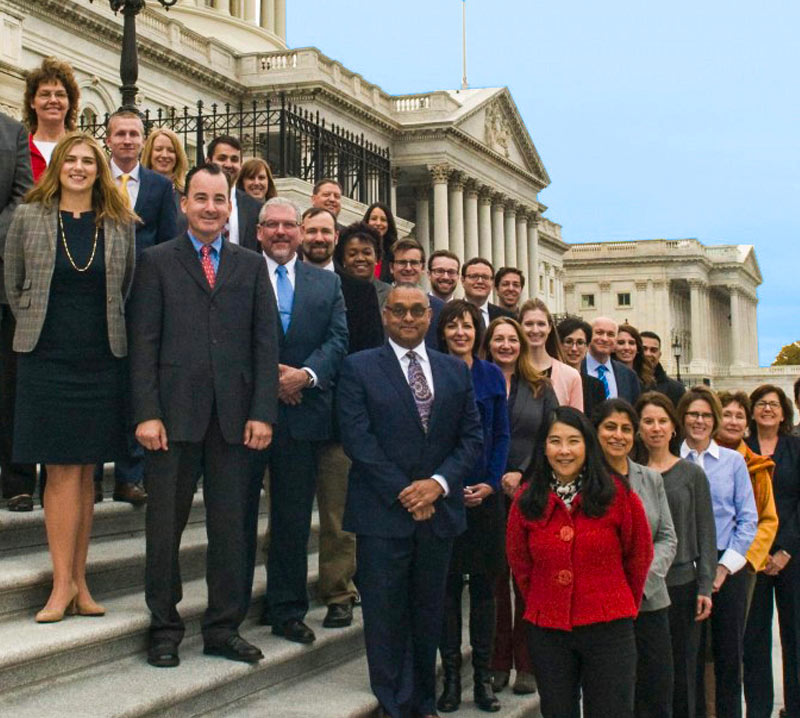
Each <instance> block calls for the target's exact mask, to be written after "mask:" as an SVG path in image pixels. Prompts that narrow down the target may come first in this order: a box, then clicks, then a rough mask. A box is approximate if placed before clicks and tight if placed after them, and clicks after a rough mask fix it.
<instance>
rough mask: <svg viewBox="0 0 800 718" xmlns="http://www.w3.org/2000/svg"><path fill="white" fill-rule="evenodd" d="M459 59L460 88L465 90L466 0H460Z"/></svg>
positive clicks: (466, 86) (466, 85)
mask: <svg viewBox="0 0 800 718" xmlns="http://www.w3.org/2000/svg"><path fill="white" fill-rule="evenodd" d="M461 59H462V66H463V68H464V74H463V76H462V78H461V89H462V90H466V89H467V88H468V87H469V85H468V84H467V0H461Z"/></svg>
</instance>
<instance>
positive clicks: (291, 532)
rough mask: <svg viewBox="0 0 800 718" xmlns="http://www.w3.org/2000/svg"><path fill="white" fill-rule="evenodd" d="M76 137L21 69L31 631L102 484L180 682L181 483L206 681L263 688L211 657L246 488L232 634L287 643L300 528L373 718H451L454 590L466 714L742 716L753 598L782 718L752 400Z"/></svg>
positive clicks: (795, 536)
mask: <svg viewBox="0 0 800 718" xmlns="http://www.w3.org/2000/svg"><path fill="white" fill-rule="evenodd" d="M78 107H79V92H78V87H77V83H76V82H75V79H74V76H73V75H72V71H71V69H70V68H69V66H68V65H66V64H65V63H63V62H60V61H58V60H55V59H53V58H49V59H47V60H45V61H44V62H43V64H42V65H41V67H39V68H36V69H35V70H33V71H31V72H30V73H29V75H28V78H27V82H26V94H25V112H26V124H27V130H26V129H25V128H23V127H22V126H21V125H19V124H18V123H16V122H15V121H13V120H11V119H10V118H8V117H6V116H3V115H0V152H2V153H3V154H4V156H5V155H7V156H8V157H9V158H12V161H9V162H7V163H6V162H4V164H3V166H2V170H0V205H2V210H1V213H0V255H2V261H3V270H4V272H3V276H4V278H5V284H4V293H3V295H2V300H3V305H2V307H1V309H2V334H1V335H0V336H2V342H1V343H0V362H2V365H1V366H0V374H1V376H2V380H1V383H0V389H1V390H2V395H0V472H2V473H1V478H2V485H3V496H4V497H5V498H7V499H8V503H7V507H8V509H9V510H12V511H29V510H32V509H33V495H34V489H35V480H36V466H37V465H40V466H42V471H41V472H40V483H41V486H42V503H43V506H44V512H45V526H46V530H47V537H48V545H49V548H50V553H51V557H52V563H53V585H52V591H51V594H50V596H49V598H48V601H47V603H46V605H45V606H44V607H43V609H42V610H41V611H39V612H38V613H37V615H36V620H37V621H38V622H47V623H51V622H57V621H60V620H62V619H63V618H64V617H65V615H69V614H77V615H83V616H101V615H103V614H104V612H105V609H104V607H103V606H102V605H101V604H99V603H97V602H96V601H95V600H94V598H93V597H92V594H91V590H90V587H89V586H88V584H87V581H86V560H87V554H88V550H89V536H90V532H91V524H92V514H93V507H94V502H95V501H96V500H102V489H100V491H99V493H98V485H97V480H98V478H99V477H101V476H102V465H103V463H104V462H113V463H114V465H115V488H114V499H115V500H118V501H127V502H129V503H132V504H144V503H146V506H147V508H146V531H145V535H146V575H145V597H146V601H147V606H148V608H149V610H150V612H151V625H150V632H149V644H148V652H147V660H148V662H149V663H150V664H151V665H153V666H156V667H174V666H177V665H178V664H179V662H180V658H179V646H180V642H181V639H182V637H183V632H184V625H183V621H182V619H181V616H180V614H179V612H178V610H177V606H178V604H179V602H180V600H181V578H180V564H179V547H180V539H181V533H182V531H183V529H184V527H185V525H186V522H187V520H188V516H189V511H190V509H191V506H192V501H193V497H194V494H195V491H196V489H197V487H198V483H199V482H200V480H201V478H202V490H203V495H204V501H205V507H206V524H207V532H208V542H209V550H208V560H207V581H208V596H209V598H208V608H207V610H206V612H205V614H204V617H203V621H202V634H203V639H204V652H205V653H207V654H211V655H219V656H223V657H226V658H229V659H231V660H237V661H244V662H256V661H258V660H260V659H261V658H263V653H262V652H261V650H260V649H259V648H258V647H257V646H255V645H253V644H252V643H250V642H249V641H247V640H245V639H244V638H243V637H242V636H241V635H240V633H239V628H240V626H241V624H242V622H243V621H244V619H245V616H246V614H247V610H248V606H249V605H250V602H251V599H252V596H251V592H252V584H253V575H254V571H255V565H256V558H257V555H256V554H257V549H256V546H257V523H258V506H259V501H260V496H261V492H262V489H264V490H266V492H267V494H268V496H269V533H268V535H267V537H266V539H267V540H266V541H265V549H264V550H265V563H266V571H267V588H266V594H265V596H264V597H263V603H262V611H261V614H260V619H259V620H260V623H262V624H264V625H270V626H271V627H272V633H273V634H275V635H276V636H279V637H282V638H285V639H287V640H290V641H295V642H298V643H303V644H311V643H313V642H314V640H315V639H316V635H315V633H314V630H313V629H312V628H311V627H310V626H309V625H308V624H307V623H306V614H307V612H308V610H309V596H308V589H307V584H308V582H307V578H308V576H307V574H308V567H307V548H306V547H307V544H308V539H309V533H310V527H311V519H312V510H313V505H314V500H315V498H316V502H317V507H318V511H319V521H320V540H319V554H320V555H319V581H318V587H317V594H318V595H317V598H318V599H319V600H320V601H321V602H322V603H324V604H325V605H326V606H327V612H326V615H325V619H324V621H323V624H322V625H323V627H324V628H327V629H336V628H340V627H344V626H348V625H350V624H351V623H352V620H353V610H354V605H356V604H357V603H359V602H360V605H361V608H362V612H363V619H364V635H365V642H366V649H367V659H368V665H369V679H370V684H371V687H372V690H373V692H374V693H375V695H376V697H377V699H378V701H379V703H380V705H381V710H382V711H383V712H384V714H385V715H387V716H392V718H399V717H402V718H415V717H416V716H423V717H429V716H435V715H437V710H438V711H441V712H451V711H455V710H457V709H458V708H459V706H460V704H461V698H462V695H461V694H462V690H461V664H462V645H461V643H462V641H461V637H462V620H463V619H462V601H463V594H464V589H465V586H466V587H467V588H468V593H469V618H468V623H469V636H470V645H471V662H472V667H473V673H474V687H473V697H474V701H475V704H476V705H477V706H478V707H479V708H481V709H482V710H485V711H489V712H494V711H497V710H499V709H500V700H499V699H498V697H497V693H499V692H501V691H502V690H503V689H504V688H505V687H506V686H508V685H509V683H510V679H511V674H512V671H513V672H514V681H513V684H512V689H513V690H514V691H515V692H517V693H532V692H534V691H536V690H538V691H539V692H540V695H541V710H542V714H543V715H544V716H545V718H551V717H556V716H559V717H560V716H565V717H566V716H569V717H570V718H571V717H572V716H575V715H578V714H579V710H580V703H581V701H582V703H583V710H584V715H586V716H591V717H592V718H596V717H600V716H609V717H611V716H613V717H614V718H617V717H624V716H634V715H635V716H637V717H642V718H645V717H649V716H675V717H676V718H680V717H683V716H689V717H691V716H705V715H709V716H710V715H717V716H718V717H719V718H729V717H732V718H735V716H739V715H741V712H742V707H741V704H742V699H741V695H742V686H744V695H745V698H746V701H747V707H748V708H747V711H748V713H747V714H748V717H749V718H760V717H762V716H763V717H764V718H766V717H767V716H769V715H771V712H772V707H773V702H774V696H773V693H772V685H773V679H772V668H771V666H772V663H771V623H772V606H773V597H774V600H775V601H776V603H777V607H778V619H779V624H780V632H781V643H782V649H783V663H784V700H785V712H786V716H788V718H793V717H796V716H800V648H798V646H800V637H799V636H798V630H800V627H799V626H798V624H799V623H800V605H798V606H797V607H796V606H795V603H796V602H797V601H798V600H800V599H799V598H797V597H798V596H800V585H798V584H800V569H797V568H796V561H793V560H792V557H793V556H794V555H795V554H796V553H797V552H798V551H800V513H798V511H799V510H800V438H797V437H796V436H793V435H792V430H793V427H792V416H793V409H792V405H791V403H790V401H789V399H788V398H787V397H786V396H785V394H784V393H783V391H782V390H781V389H780V388H778V387H775V386H771V385H764V386H762V387H759V388H758V389H756V390H755V391H754V392H753V393H752V394H751V395H750V396H748V395H746V394H744V393H742V392H734V393H731V392H723V393H720V394H716V393H714V392H713V391H711V390H710V389H709V388H708V387H705V386H697V387H693V388H690V389H689V390H688V391H687V390H685V389H684V387H683V385H682V384H680V383H679V382H677V381H675V380H673V379H671V378H670V377H668V376H667V375H666V373H665V372H664V370H663V367H662V366H661V364H660V356H661V340H660V338H659V336H658V335H657V334H655V333H654V332H651V331H643V332H641V333H640V332H638V331H637V330H636V328H634V327H633V326H631V325H629V324H627V323H625V324H622V325H618V324H617V323H616V322H615V321H614V320H613V319H610V318H604V317H599V318H595V319H594V320H593V321H592V322H591V324H590V323H587V322H586V321H584V320H583V319H581V318H579V317H567V318H565V319H563V320H562V321H560V322H559V323H558V324H556V322H555V321H554V318H553V316H552V315H551V313H550V311H549V310H548V307H547V306H546V304H545V303H544V302H542V301H541V300H539V299H529V300H526V301H522V297H523V292H524V288H525V281H526V277H525V274H524V272H523V271H521V270H520V269H518V268H515V267H502V268H497V269H496V268H495V267H493V265H492V263H491V262H490V261H489V260H488V259H486V258H482V257H474V258H469V259H467V261H464V262H463V263H462V258H461V257H458V256H457V255H455V254H453V253H452V252H449V251H446V250H440V251H436V252H433V253H432V254H431V256H430V257H427V259H426V253H425V248H424V247H423V246H422V245H420V244H419V243H418V242H417V241H415V240H414V239H413V238H410V237H406V238H398V236H397V227H396V223H395V219H394V216H393V214H392V211H391V209H390V208H389V207H388V206H386V205H384V204H380V203H376V204H373V205H371V206H370V207H369V208H368V209H367V211H366V213H365V215H364V217H363V219H362V220H361V221H358V222H355V223H353V224H350V225H349V226H346V227H345V226H342V225H340V224H339V215H340V212H341V209H342V187H341V185H340V184H339V183H338V182H337V181H336V180H334V179H322V180H320V181H319V182H317V183H316V185H315V186H314V188H313V191H312V196H311V201H310V206H309V207H308V209H306V210H305V211H302V212H301V210H300V208H299V207H298V206H297V205H296V204H295V203H294V202H293V201H292V200H291V199H289V198H287V197H283V196H280V193H279V192H278V190H277V187H276V184H275V181H274V179H273V177H272V174H271V172H270V168H269V166H268V164H267V163H266V162H264V160H262V159H260V158H253V159H247V160H245V159H244V158H243V156H242V146H241V143H240V142H239V140H238V139H237V138H236V137H232V136H220V137H216V138H214V139H213V140H212V141H211V142H210V143H209V145H208V147H207V148H206V156H207V159H206V161H205V162H204V163H201V164H199V165H197V166H196V167H193V168H191V169H189V165H188V161H187V158H186V155H185V152H184V149H183V147H182V145H181V143H180V141H179V139H178V137H177V136H175V135H174V133H172V132H171V131H170V130H168V129H166V128H158V129H154V130H152V131H151V132H150V133H149V134H148V135H147V136H146V137H145V128H144V126H143V124H142V120H141V118H140V117H139V116H138V115H137V114H136V113H133V112H128V111H119V112H116V113H114V114H113V115H112V116H111V117H110V118H109V121H108V126H107V134H106V149H107V150H108V155H107V154H106V152H105V151H104V149H103V148H102V147H101V146H100V145H99V144H98V143H97V142H96V141H95V140H94V139H92V138H91V137H90V136H88V135H86V134H83V133H79V132H75V118H76V116H77V111H78ZM425 275H427V281H428V284H429V289H426V288H423V283H424V280H425ZM459 287H460V290H461V291H459ZM462 292H463V298H460V297H461V293H462ZM493 292H494V295H495V296H496V298H497V304H495V303H493V302H492V301H491V300H492V294H493ZM457 297H458V298H457ZM798 391H800V381H798V383H797V384H796V385H795V400H796V401H797V399H798V397H797V393H798ZM437 653H439V654H440V655H441V661H442V666H443V684H442V687H441V689H440V690H439V691H437V687H436V672H435V668H436V658H437Z"/></svg>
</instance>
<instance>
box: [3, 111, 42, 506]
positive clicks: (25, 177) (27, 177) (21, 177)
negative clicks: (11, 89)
mask: <svg viewBox="0 0 800 718" xmlns="http://www.w3.org/2000/svg"><path fill="white" fill-rule="evenodd" d="M32 184H33V175H32V174H31V156H30V150H29V148H28V135H27V133H26V132H25V128H24V127H23V126H22V125H21V124H20V123H19V122H17V121H16V120H12V119H11V118H10V117H9V116H8V115H4V114H2V113H0V471H2V477H0V478H2V483H3V498H6V499H8V509H9V511H30V510H32V509H33V498H32V497H33V490H34V488H35V484H36V466H34V465H29V464H12V463H11V437H12V435H13V431H14V399H15V395H16V387H17V362H16V359H15V357H14V352H13V351H12V350H11V343H12V341H13V339H14V330H15V328H16V322H15V321H14V315H13V314H12V313H11V310H10V309H9V306H8V298H7V297H6V288H5V282H4V280H3V258H4V256H5V247H6V234H7V233H8V228H9V226H10V225H11V218H12V216H13V215H14V210H15V209H16V208H17V205H18V204H19V203H20V201H21V200H22V198H23V196H24V195H25V193H26V192H27V191H28V190H29V189H30V187H31V185H32Z"/></svg>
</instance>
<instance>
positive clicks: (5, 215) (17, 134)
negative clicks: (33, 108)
mask: <svg viewBox="0 0 800 718" xmlns="http://www.w3.org/2000/svg"><path fill="white" fill-rule="evenodd" d="M32 184H33V176H32V174H31V157H30V152H29V150H28V135H27V134H26V132H25V128H24V127H23V126H22V125H21V124H20V123H19V122H17V121H16V120H12V119H11V118H10V117H9V116H8V115H4V114H3V113H2V112H0V304H8V299H7V298H6V289H5V282H4V280H3V264H2V263H3V259H4V256H5V248H6V235H7V234H8V228H9V227H10V226H11V218H12V217H13V216H14V210H15V209H16V208H17V206H18V205H19V203H20V202H21V201H22V198H23V197H24V196H25V193H26V192H27V191H28V190H29V189H30V188H31V185H32Z"/></svg>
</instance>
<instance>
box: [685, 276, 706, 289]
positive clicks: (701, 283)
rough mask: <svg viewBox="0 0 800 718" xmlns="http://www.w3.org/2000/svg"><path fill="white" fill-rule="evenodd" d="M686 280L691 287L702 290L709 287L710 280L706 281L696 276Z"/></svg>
mask: <svg viewBox="0 0 800 718" xmlns="http://www.w3.org/2000/svg"><path fill="white" fill-rule="evenodd" d="M686 281H687V283H688V284H689V289H700V290H703V289H707V288H708V282H706V281H705V280H703V279H697V278H695V277H691V278H689V279H687V280H686Z"/></svg>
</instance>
